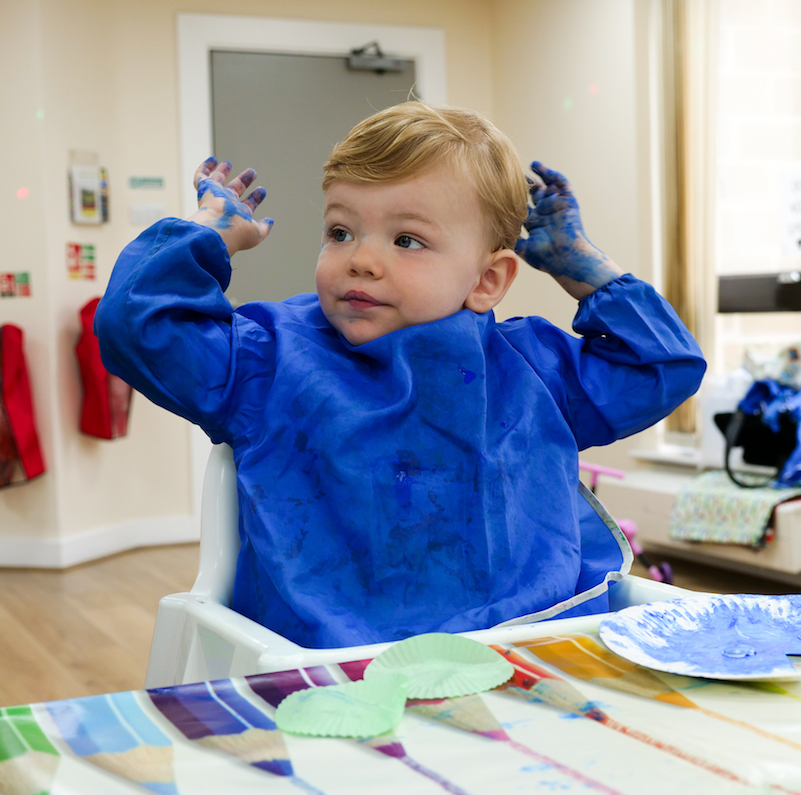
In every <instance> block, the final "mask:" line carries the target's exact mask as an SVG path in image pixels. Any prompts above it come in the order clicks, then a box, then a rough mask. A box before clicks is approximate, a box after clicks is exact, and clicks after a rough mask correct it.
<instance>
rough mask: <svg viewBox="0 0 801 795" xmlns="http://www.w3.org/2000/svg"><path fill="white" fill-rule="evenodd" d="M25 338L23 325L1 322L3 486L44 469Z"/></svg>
mask: <svg viewBox="0 0 801 795" xmlns="http://www.w3.org/2000/svg"><path fill="white" fill-rule="evenodd" d="M23 342H24V335H23V333H22V329H21V328H19V327H17V326H12V325H11V324H6V325H4V326H0V487H2V486H10V485H12V484H14V483H22V482H24V481H26V480H30V479H31V478H35V477H36V476H37V475H41V474H42V473H43V472H44V471H45V464H44V459H43V458H42V451H41V448H40V446H39V435H38V434H37V432H36V419H35V415H34V410H33V397H32V395H31V384H30V381H29V379H28V368H27V365H26V363H25V352H24V347H23Z"/></svg>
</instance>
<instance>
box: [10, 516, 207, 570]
mask: <svg viewBox="0 0 801 795" xmlns="http://www.w3.org/2000/svg"><path fill="white" fill-rule="evenodd" d="M199 540H200V523H199V521H198V519H197V517H194V516H160V517H156V518H153V519H138V520H135V521H131V522H123V523H122V524H118V525H113V526H111V527H101V528H99V529H96V530H89V531H87V532H84V533H76V534H75V535H71V536H67V537H66V538H24V537H20V536H16V537H13V536H9V537H2V536H0V566H11V567H15V568H36V569H66V568H69V567H70V566H75V565H77V564H78V563H85V562H86V561H88V560H97V559H98V558H104V557H106V556H108V555H115V554H117V553H118V552H125V551H126V550H128V549H135V548H137V547H148V546H162V545H164V544H185V543H190V542H193V541H199Z"/></svg>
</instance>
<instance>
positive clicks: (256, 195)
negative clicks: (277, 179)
mask: <svg viewBox="0 0 801 795" xmlns="http://www.w3.org/2000/svg"><path fill="white" fill-rule="evenodd" d="M266 195H267V191H266V190H264V188H262V187H258V188H255V189H254V190H253V192H252V193H251V194H250V196H248V197H247V199H242V204H246V205H247V206H248V207H250V209H251V211H253V210H255V209H256V208H257V207H258V206H259V205H260V204H261V203H262V202H263V201H264V197H265V196H266Z"/></svg>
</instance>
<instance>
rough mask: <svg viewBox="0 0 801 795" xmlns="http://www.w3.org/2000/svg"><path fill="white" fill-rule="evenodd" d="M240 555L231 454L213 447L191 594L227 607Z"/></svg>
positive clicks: (227, 449) (224, 446) (220, 446)
mask: <svg viewBox="0 0 801 795" xmlns="http://www.w3.org/2000/svg"><path fill="white" fill-rule="evenodd" d="M238 554H239V503H238V495H237V486H236V465H235V464H234V452H233V450H232V449H231V447H230V446H229V445H227V444H215V445H214V446H213V447H212V449H211V453H210V454H209V460H208V463H207V464H206V475H205V478H204V480H203V496H202V502H201V518H200V563H199V566H198V574H197V579H196V580H195V584H194V585H193V586H192V593H193V594H197V595H203V596H207V597H209V598H210V599H212V600H213V601H215V602H217V603H219V604H222V605H226V606H230V604H231V597H232V595H233V590H234V576H235V575H236V559H237V556H238Z"/></svg>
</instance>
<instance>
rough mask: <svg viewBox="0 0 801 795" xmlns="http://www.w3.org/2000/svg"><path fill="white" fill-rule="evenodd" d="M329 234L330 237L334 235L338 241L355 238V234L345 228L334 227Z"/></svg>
mask: <svg viewBox="0 0 801 795" xmlns="http://www.w3.org/2000/svg"><path fill="white" fill-rule="evenodd" d="M328 234H329V237H332V238H333V239H334V240H336V242H337V243H347V242H348V241H350V240H353V235H352V234H351V233H350V232H347V231H345V230H344V229H332V230H331V231H330V232H329V233H328Z"/></svg>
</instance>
